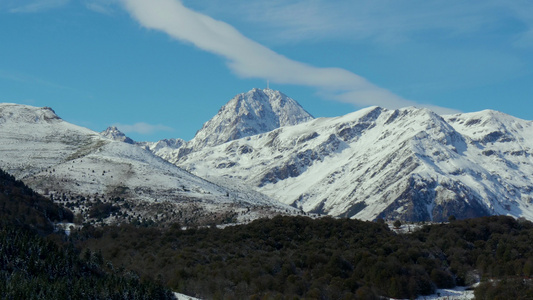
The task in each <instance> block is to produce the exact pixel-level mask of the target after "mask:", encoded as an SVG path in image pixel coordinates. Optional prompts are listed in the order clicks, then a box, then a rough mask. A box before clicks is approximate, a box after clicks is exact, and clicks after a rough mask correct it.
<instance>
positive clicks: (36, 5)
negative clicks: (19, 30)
mask: <svg viewBox="0 0 533 300" xmlns="http://www.w3.org/2000/svg"><path fill="white" fill-rule="evenodd" d="M69 2H70V0H34V1H26V0H24V1H17V2H16V4H11V5H9V4H8V6H10V8H9V9H8V10H9V12H11V13H38V12H43V11H47V10H50V9H54V8H58V7H62V6H65V5H67V4H68V3H69ZM11 3H12V2H11Z"/></svg>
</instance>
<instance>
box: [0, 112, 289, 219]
mask: <svg viewBox="0 0 533 300" xmlns="http://www.w3.org/2000/svg"><path fill="white" fill-rule="evenodd" d="M129 141H130V139H129V138H127V137H125V135H124V134H123V133H121V132H120V131H118V129H117V128H110V129H108V130H107V131H105V132H104V133H103V134H99V133H97V132H94V131H92V130H89V129H87V128H83V127H79V126H76V125H73V124H70V123H68V122H65V121H63V120H62V119H61V118H60V117H58V116H57V115H56V114H55V113H54V112H53V110H52V109H50V108H38V107H32V106H26V105H16V104H0V153H2V155H1V156H0V168H2V169H4V170H6V171H7V172H8V173H10V174H12V175H14V176H15V177H16V178H17V179H20V180H22V181H23V182H24V183H25V184H27V185H28V186H30V187H31V188H32V189H34V190H36V191H38V192H40V193H43V194H45V195H47V196H52V197H54V198H55V199H57V198H58V197H59V198H62V199H70V200H68V201H70V202H72V201H74V200H75V199H76V201H77V203H80V205H82V206H83V205H84V204H83V203H84V201H93V200H94V201H96V199H100V198H102V197H105V198H106V199H118V198H121V199H126V200H128V201H132V202H131V203H133V204H135V205H138V206H140V208H138V209H137V211H136V212H135V213H136V216H139V215H140V216H142V217H143V218H149V219H152V218H156V217H157V216H158V215H159V216H162V215H166V216H168V215H170V216H169V218H171V217H172V218H178V216H175V215H176V211H179V210H181V211H182V215H183V214H184V211H188V212H191V213H195V212H199V211H202V212H203V214H210V213H214V212H216V213H217V214H219V213H223V214H225V213H227V214H229V215H235V217H236V218H237V219H238V218H255V216H258V215H261V214H262V213H263V212H264V214H266V215H268V214H269V213H270V212H274V211H276V212H279V211H282V212H285V211H287V213H292V212H295V213H296V212H297V211H296V210H293V209H292V208H290V207H288V206H286V205H283V204H281V203H278V202H275V201H272V200H271V199H269V198H268V197H266V196H264V195H260V194H258V193H254V192H252V191H248V190H242V189H238V188H233V187H223V186H220V185H217V184H214V183H212V182H209V181H206V180H204V179H202V178H199V177H197V176H195V175H193V174H190V173H189V172H187V171H185V170H183V169H181V168H180V167H177V166H175V165H173V164H171V163H169V162H167V161H165V160H163V159H161V158H160V157H157V156H155V155H154V154H152V153H151V152H150V151H147V150H144V149H141V148H140V147H138V146H136V145H132V144H129V143H128V142H129ZM81 199H89V200H81ZM90 199H93V200H90ZM265 207H266V208H265ZM156 208H157V209H156ZM259 210H260V211H261V212H258V211H259ZM289 211H290V212H289ZM75 212H76V213H86V211H84V210H83V209H81V208H80V210H75ZM240 212H244V213H242V214H240ZM184 218H185V217H184ZM191 218H192V217H191ZM112 219H113V217H111V219H110V220H112Z"/></svg>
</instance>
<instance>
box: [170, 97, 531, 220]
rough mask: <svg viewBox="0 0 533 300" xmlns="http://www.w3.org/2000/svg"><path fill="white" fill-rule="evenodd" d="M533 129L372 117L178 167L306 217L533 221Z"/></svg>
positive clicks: (489, 122)
mask: <svg viewBox="0 0 533 300" xmlns="http://www.w3.org/2000/svg"><path fill="white" fill-rule="evenodd" d="M219 123H223V122H222V121H219ZM532 125H533V123H532V122H530V121H524V120H520V119H517V118H514V117H512V116H508V115H505V114H502V113H498V112H494V111H482V112H478V113H472V114H457V115H453V116H446V117H444V118H443V117H441V116H439V115H437V114H435V113H433V112H432V111H430V110H427V109H417V108H412V107H411V108H404V109H399V110H388V109H384V108H380V107H370V108H367V109H363V110H360V111H357V112H354V113H351V114H348V115H345V116H342V117H336V118H320V119H315V120H311V121H308V122H304V123H301V124H298V125H295V126H285V127H280V128H278V129H275V130H272V131H269V132H265V133H261V134H257V135H254V136H247V137H244V138H240V139H234V140H230V141H228V142H226V143H222V144H217V145H211V146H209V145H205V146H204V147H203V148H199V149H196V150H194V151H191V152H189V153H186V155H183V153H182V155H174V156H170V158H171V161H172V162H174V163H176V164H177V165H179V166H181V167H183V168H185V169H187V170H188V171H190V172H192V173H194V174H196V175H198V176H200V177H204V178H220V177H223V178H226V180H234V181H241V182H244V183H245V184H246V185H249V186H253V187H255V188H256V189H257V190H258V191H260V192H262V193H264V194H267V195H269V196H271V197H273V198H276V199H278V200H279V201H281V202H283V203H286V204H291V205H293V206H296V207H299V208H302V209H303V210H304V211H308V212H320V213H327V214H330V215H333V216H344V217H352V218H361V219H367V220H371V219H376V218H380V217H383V218H391V219H404V220H411V221H420V220H434V221H441V220H447V218H448V216H450V215H454V216H456V217H457V218H467V217H476V216H482V215H492V214H508V215H513V216H516V217H519V216H524V217H526V218H528V219H532V220H533V206H532V205H533V204H532V199H533V198H532V197H533V182H532V179H533V176H532V175H533V160H532V158H531V154H532V150H531V149H532V148H533V127H532ZM228 126H232V125H231V124H230V123H228ZM204 128H206V126H204ZM226 130H230V129H226ZM166 158H167V159H168V158H169V156H167V157H166ZM172 158H173V159H172Z"/></svg>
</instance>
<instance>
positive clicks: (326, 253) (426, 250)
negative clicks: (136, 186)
mask: <svg viewBox="0 0 533 300" xmlns="http://www.w3.org/2000/svg"><path fill="white" fill-rule="evenodd" d="M74 238H75V239H76V240H77V243H78V245H80V246H81V247H84V248H88V249H92V250H93V251H101V253H102V254H103V256H104V258H105V259H109V260H111V261H113V263H114V264H115V265H116V266H124V267H126V268H131V269H132V270H135V271H136V272H137V273H138V274H140V275H141V276H142V277H143V278H152V279H155V278H156V279H158V280H160V281H161V282H163V283H164V284H166V285H167V286H169V287H170V288H172V289H174V290H177V291H179V292H182V293H185V294H188V295H192V296H197V297H201V298H205V299H248V298H250V299H299V298H307V299H379V297H381V296H385V297H393V298H404V299H409V298H415V297H417V296H419V295H428V294H431V293H434V292H435V289H436V288H451V287H454V286H456V285H470V284H473V283H475V282H477V281H478V280H481V285H480V286H479V287H478V288H477V289H476V291H475V293H476V296H477V297H478V299H511V298H512V299H533V286H532V282H531V280H530V277H531V275H532V274H533V244H532V241H533V225H532V223H530V222H528V221H525V220H515V219H513V218H511V217H504V216H494V217H484V218H478V219H469V220H462V221H453V222H451V223H449V224H436V225H427V226H424V227H422V228H421V229H420V230H418V231H416V232H414V233H410V234H396V233H395V232H393V231H391V230H389V228H388V227H387V226H386V225H385V224H380V223H375V222H363V221H358V220H349V219H333V218H321V219H311V218H307V217H275V218H273V219H262V220H256V221H254V222H252V223H250V224H247V225H239V226H231V227H226V228H224V229H218V228H215V227H212V228H196V229H188V230H182V229H181V228H180V226H177V225H176V226H173V227H171V228H167V229H158V228H145V227H135V226H132V225H121V226H108V227H102V228H90V227H88V228H85V229H83V230H81V231H79V232H78V233H76V234H75V235H74ZM515 296H516V297H515ZM498 297H500V298H498ZM501 297H503V298H501Z"/></svg>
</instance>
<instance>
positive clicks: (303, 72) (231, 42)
mask: <svg viewBox="0 0 533 300" xmlns="http://www.w3.org/2000/svg"><path fill="white" fill-rule="evenodd" d="M122 3H123V5H124V7H125V8H126V10H127V11H128V12H129V13H130V14H131V15H132V17H133V18H134V19H136V20H137V21H138V22H139V23H140V24H141V25H142V26H144V27H146V28H149V29H154V30H159V31H163V32H165V33H167V34H168V35H170V36H171V37H173V38H174V39H177V40H179V41H182V42H185V43H191V44H193V45H194V46H196V47H198V48H200V49H202V50H205V51H208V52H211V53H213V54H217V55H219V56H222V57H223V58H224V59H226V61H227V64H228V67H229V68H230V69H231V70H232V71H233V72H234V73H236V74H237V75H238V76H241V77H245V78H263V79H270V80H271V81H273V82H276V83H280V84H296V85H304V86H311V87H315V88H318V89H320V90H321V91H322V93H323V94H326V95H329V97H331V98H333V99H336V100H338V101H342V102H348V103H352V104H355V105H359V106H367V105H379V106H385V107H389V108H398V107H404V106H410V105H415V104H416V103H414V102H412V101H408V100H405V99H403V98H401V97H399V96H397V95H395V94H393V93H391V92H389V91H387V90H386V89H383V88H380V87H378V86H376V85H374V84H372V83H370V82H368V81H367V80H366V79H364V78H363V77H361V76H359V75H357V74H354V73H352V72H350V71H347V70H345V69H340V68H318V67H314V66H311V65H309V64H305V63H302V62H298V61H295V60H292V59H289V58H287V57H285V56H283V55H280V54H278V53H276V52H274V51H272V50H270V49H268V48H267V47H265V46H263V45H261V44H259V43H257V42H255V41H253V40H251V39H249V38H247V37H245V36H244V35H242V34H241V33H240V32H239V31H238V30H236V29H235V28H234V27H233V26H231V25H229V24H227V23H225V22H222V21H218V20H215V19H213V18H211V17H209V16H206V15H203V14H200V13H198V12H195V11H192V10H190V9H188V8H187V7H185V6H184V5H183V4H182V3H181V2H180V1H177V0H151V1H145V0H122ZM437 111H438V110H437Z"/></svg>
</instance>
